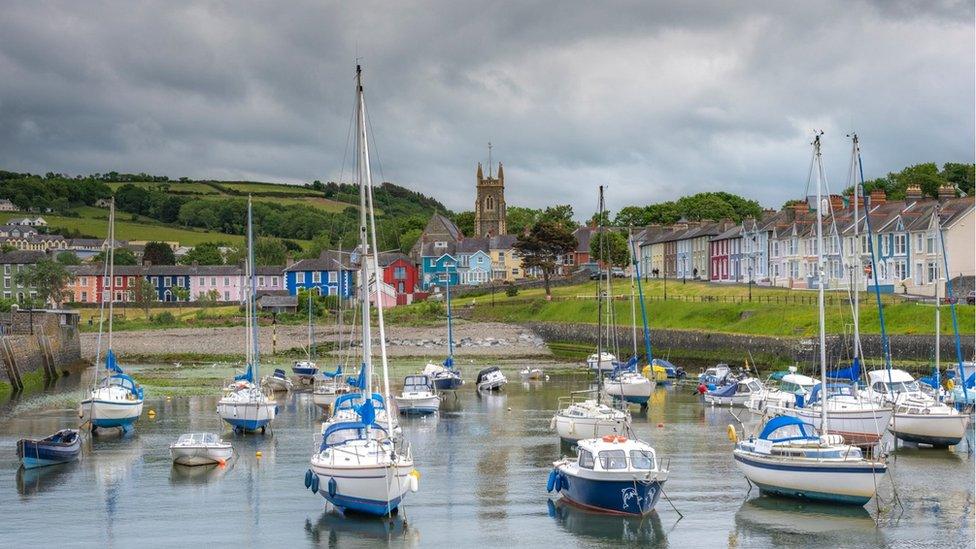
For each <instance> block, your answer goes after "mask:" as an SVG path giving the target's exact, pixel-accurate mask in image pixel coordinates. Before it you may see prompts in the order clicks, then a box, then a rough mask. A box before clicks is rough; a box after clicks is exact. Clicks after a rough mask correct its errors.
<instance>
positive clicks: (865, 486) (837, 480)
mask: <svg viewBox="0 0 976 549" xmlns="http://www.w3.org/2000/svg"><path fill="white" fill-rule="evenodd" d="M734 454H735V457H736V460H735V464H736V466H737V467H738V468H739V470H740V471H742V474H744V475H745V476H746V478H747V479H749V481H750V482H752V483H753V484H756V485H758V486H759V487H760V489H762V490H764V491H773V490H775V491H776V492H779V493H781V495H794V496H798V497H804V498H808V499H815V500H816V499H819V500H825V501H834V502H838V503H851V504H859V505H863V504H864V503H866V502H867V501H868V500H870V499H871V498H872V497H874V494H875V491H876V490H877V483H878V482H880V481H881V477H883V476H884V469H883V468H881V469H879V470H878V471H877V472H875V471H873V470H872V469H871V468H870V467H866V466H865V467H851V466H850V464H843V463H842V464H840V465H838V466H837V468H839V469H844V470H846V471H847V472H832V471H831V470H830V469H831V466H830V465H826V464H824V465H822V466H821V467H820V468H817V469H816V470H815V471H802V470H795V469H799V468H791V470H781V469H775V468H767V467H761V466H757V465H754V464H752V463H747V462H744V461H743V460H742V459H740V458H741V457H745V458H746V459H747V460H749V461H751V462H766V463H770V464H774V465H783V464H786V463H790V462H786V461H783V460H776V459H770V458H766V459H762V458H757V457H756V456H755V455H754V454H749V453H746V452H741V451H740V450H735V451H734ZM853 469H857V471H856V472H853V471H852V470H853Z"/></svg>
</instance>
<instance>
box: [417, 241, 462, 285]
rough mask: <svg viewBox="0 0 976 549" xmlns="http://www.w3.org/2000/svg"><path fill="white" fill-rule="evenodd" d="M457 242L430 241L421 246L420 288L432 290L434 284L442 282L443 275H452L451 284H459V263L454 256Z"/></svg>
mask: <svg viewBox="0 0 976 549" xmlns="http://www.w3.org/2000/svg"><path fill="white" fill-rule="evenodd" d="M456 253H457V244H456V243H454V242H430V243H427V244H424V245H422V246H421V248H420V288H421V289H422V290H423V291H425V292H426V291H430V289H431V287H432V286H435V285H439V284H441V282H440V280H441V277H442V276H444V275H446V276H448V277H450V284H451V285H452V286H457V285H458V283H459V280H460V277H459V263H458V260H457V258H456V257H455V256H454V255H455V254H456Z"/></svg>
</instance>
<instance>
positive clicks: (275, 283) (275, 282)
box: [271, 276, 278, 288]
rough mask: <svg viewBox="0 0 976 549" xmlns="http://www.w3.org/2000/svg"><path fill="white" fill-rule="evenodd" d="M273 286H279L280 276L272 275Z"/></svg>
mask: <svg viewBox="0 0 976 549" xmlns="http://www.w3.org/2000/svg"><path fill="white" fill-rule="evenodd" d="M271 287H272V288H277V287H278V277H276V276H273V277H271Z"/></svg>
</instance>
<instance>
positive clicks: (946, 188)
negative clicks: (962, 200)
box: [939, 185, 956, 200]
mask: <svg viewBox="0 0 976 549" xmlns="http://www.w3.org/2000/svg"><path fill="white" fill-rule="evenodd" d="M955 197H956V188H955V187H953V186H952V185H942V186H941V187H939V200H945V199H947V198H955Z"/></svg>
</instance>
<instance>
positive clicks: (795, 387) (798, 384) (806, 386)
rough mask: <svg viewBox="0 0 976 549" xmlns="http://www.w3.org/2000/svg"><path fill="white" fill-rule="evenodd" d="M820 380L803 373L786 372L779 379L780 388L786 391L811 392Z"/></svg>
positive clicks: (794, 392)
mask: <svg viewBox="0 0 976 549" xmlns="http://www.w3.org/2000/svg"><path fill="white" fill-rule="evenodd" d="M818 383H820V381H818V380H816V379H814V378H812V377H809V376H805V375H802V374H793V373H790V374H786V375H785V376H783V377H782V378H780V381H779V390H780V391H783V392H785V393H793V394H796V393H800V394H806V393H809V392H810V390H811V389H813V386H814V385H816V384H818Z"/></svg>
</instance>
